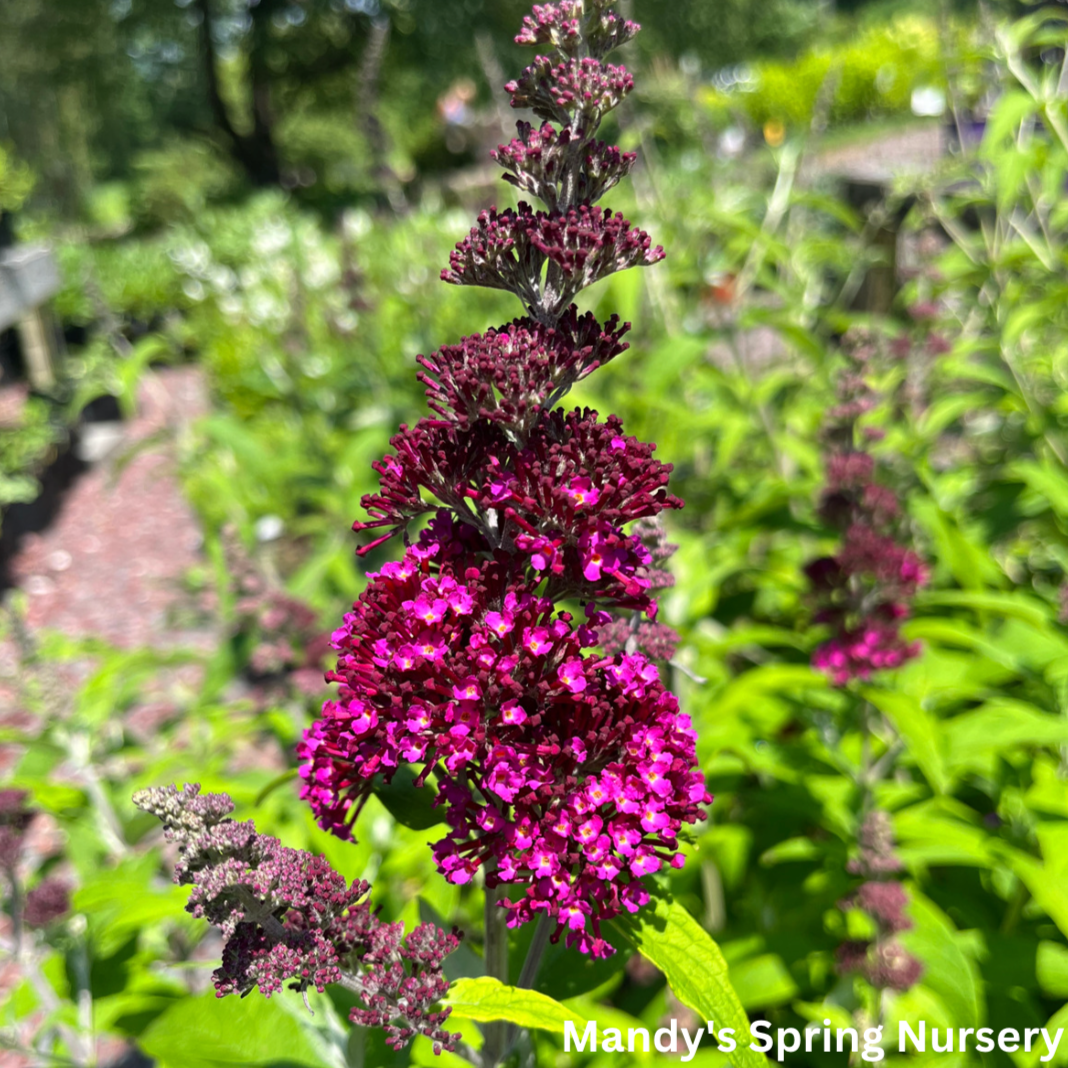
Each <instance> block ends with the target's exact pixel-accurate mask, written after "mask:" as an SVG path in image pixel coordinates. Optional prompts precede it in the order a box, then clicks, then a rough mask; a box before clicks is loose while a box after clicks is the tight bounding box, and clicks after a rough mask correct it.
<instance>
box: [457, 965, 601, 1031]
mask: <svg viewBox="0 0 1068 1068" xmlns="http://www.w3.org/2000/svg"><path fill="white" fill-rule="evenodd" d="M444 1004H445V1005H447V1006H449V1007H451V1008H452V1015H453V1016H455V1017H457V1018H459V1019H463V1020H474V1021H475V1022H476V1023H491V1022H492V1021H494V1020H507V1021H508V1022H509V1023H513V1024H515V1025H516V1026H518V1027H536V1028H539V1029H540V1030H542V1031H552V1032H554V1033H555V1034H558V1035H562V1034H563V1033H564V1024H565V1023H566V1022H568V1021H570V1022H571V1023H573V1024H574V1025H575V1026H576V1027H577V1028H579V1031H580V1033H581V1031H582V1029H583V1028H585V1026H586V1021H585V1020H584V1019H583V1018H582V1017H581V1016H579V1014H578V1013H577V1012H574V1011H573V1010H572V1009H569V1008H567V1006H566V1005H561V1004H560V1002H559V1001H554V1000H553V999H552V998H551V997H548V996H547V995H546V994H539V993H538V992H537V991H536V990H520V989H519V987H515V986H505V984H504V983H502V982H501V981H500V980H499V979H494V978H492V977H491V976H488V975H483V976H481V977H480V978H478V979H457V980H456V982H455V983H453V984H452V986H451V987H449V996H448V997H447V998H446V999H445V1001H444Z"/></svg>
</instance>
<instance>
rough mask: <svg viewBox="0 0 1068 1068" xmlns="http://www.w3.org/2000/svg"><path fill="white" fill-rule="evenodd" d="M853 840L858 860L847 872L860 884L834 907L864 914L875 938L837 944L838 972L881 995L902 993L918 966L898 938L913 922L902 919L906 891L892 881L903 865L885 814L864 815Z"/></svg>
mask: <svg viewBox="0 0 1068 1068" xmlns="http://www.w3.org/2000/svg"><path fill="white" fill-rule="evenodd" d="M858 838H859V847H860V848H859V850H858V853H857V856H856V857H854V858H853V859H852V860H850V861H849V864H848V865H847V867H848V870H849V872H850V873H851V874H852V875H860V876H862V877H863V878H864V880H865V881H864V882H863V883H861V884H860V886H859V887H857V889H856V890H855V891H854V892H853V893H852V894H850V895H849V896H848V897H847V898H844V899H843V900H842V901H840V902H839V907H840V908H842V909H843V910H848V909H859V910H860V911H861V912H864V913H866V914H867V916H868V917H869V918H870V919H871V921H872V926H873V928H874V935H873V937H872V938H866V939H850V940H849V941H846V942H843V943H841V945H839V946H838V949H837V953H836V957H837V961H836V963H837V966H838V970H839V972H842V973H849V972H855V973H857V974H859V975H861V976H863V977H864V978H865V979H866V980H867V981H868V982H869V983H871V985H872V986H874V987H876V988H878V989H880V990H883V989H889V990H896V991H899V992H901V991H905V990H908V989H910V988H911V987H913V986H915V985H916V983H917V982H919V980H920V977H921V976H922V975H923V965H922V964H921V963H920V961H919V960H918V959H917V958H916V957H914V956H913V955H912V954H911V953H909V951H908V950H907V949H905V947H904V946H902V944H901V942H900V941H899V939H898V937H897V936H898V935H899V934H900V933H901V932H902V931H908V930H910V929H911V927H912V920H911V919H909V917H908V916H907V915H905V909H906V908H907V907H908V904H909V894H908V891H907V890H906V889H905V887H904V886H902V885H901V883H900V882H898V881H897V880H896V879H895V878H894V876H895V875H896V874H897V873H898V872H900V871H901V868H902V864H901V860H900V859H899V858H898V856H897V854H896V853H895V851H894V837H893V830H892V827H891V822H890V814H889V813H887V812H884V811H882V810H881V809H875V810H873V811H872V812H869V813H868V815H867V816H866V817H865V818H864V821H863V822H862V824H861V827H860V833H859V835H858Z"/></svg>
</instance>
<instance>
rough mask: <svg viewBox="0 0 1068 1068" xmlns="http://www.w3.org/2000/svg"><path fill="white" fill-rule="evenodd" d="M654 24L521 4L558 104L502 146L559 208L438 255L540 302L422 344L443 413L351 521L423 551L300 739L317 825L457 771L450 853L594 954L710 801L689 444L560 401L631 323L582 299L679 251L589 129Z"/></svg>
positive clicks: (381, 586)
mask: <svg viewBox="0 0 1068 1068" xmlns="http://www.w3.org/2000/svg"><path fill="white" fill-rule="evenodd" d="M637 29H638V28H637V26H636V25H635V24H633V23H630V22H627V21H626V20H624V19H621V18H620V17H619V16H618V15H617V14H616V12H615V11H614V10H613V5H612V4H611V3H609V2H607V0H586V2H585V3H577V2H563V3H553V4H542V5H538V6H536V7H535V8H534V10H533V13H532V14H531V15H530V16H529V17H528V18H527V19H526V20H525V21H524V24H523V27H522V30H521V32H520V35H519V38H518V40H519V42H520V43H522V44H528V45H531V46H533V47H537V48H539V49H543V50H544V51H545V52H551V53H553V54H551V55H539V56H537V57H536V58H535V60H534V61H533V63H532V64H531V65H530V66H529V67H528V68H527V69H526V70H525V71H524V72H523V73H522V74H521V75H520V76H519V77H518V78H517V79H516V80H515V81H514V82H512V83H510V84H509V85H508V87H507V90H508V92H509V93H510V94H511V96H512V103H513V104H514V105H515V106H517V107H530V108H532V109H533V110H534V112H535V114H537V115H538V116H539V117H540V118H541V119H543V120H544V121H543V123H542V125H541V126H540V127H535V126H533V125H531V124H530V123H528V122H520V123H519V124H518V128H517V137H516V138H515V139H514V140H512V141H511V142H510V143H509V144H508V145H502V146H500V147H499V148H498V149H497V151H496V153H495V154H494V158H495V159H496V160H497V162H498V163H499V164H500V165H501V167H502V169H503V170H504V171H505V175H506V177H507V179H508V180H509V181H510V182H511V183H512V184H513V185H515V186H516V187H517V188H518V189H520V190H521V191H522V192H524V193H526V194H529V195H531V196H534V197H536V198H538V199H540V200H541V201H542V202H543V204H544V210H535V208H534V207H532V206H531V205H530V204H529V203H527V202H525V201H521V202H520V203H519V204H518V205H517V207H515V208H506V209H503V210H497V209H496V208H493V209H490V210H488V211H485V212H483V213H482V214H481V215H480V216H479V218H478V220H477V223H476V225H475V227H474V228H473V229H472V230H471V232H470V233H469V235H468V236H467V237H466V238H464V239H463V240H462V241H461V242H460V243H459V244H458V245H457V247H456V250H455V251H454V252H453V254H452V256H451V257H450V263H449V266H448V267H447V268H446V269H445V271H444V272H443V274H442V277H443V279H444V280H445V281H446V282H450V283H453V284H457V285H479V286H484V287H488V288H492V289H501V290H505V291H508V292H511V293H513V294H515V295H516V296H517V297H518V298H519V300H520V301H521V302H522V304H523V305H524V306H525V308H526V315H525V317H523V318H520V319H516V320H515V321H513V322H512V323H510V324H506V325H505V326H502V327H500V328H498V329H495V330H488V331H486V332H485V333H483V334H474V335H472V336H470V337H467V338H463V339H462V340H461V341H460V342H459V343H458V344H455V345H444V346H442V347H441V348H440V349H438V351H437V352H435V353H433V354H432V355H430V356H421V357H420V358H419V363H420V366H421V368H422V370H421V372H420V374H419V378H420V381H421V382H422V383H423V385H424V386H425V388H426V395H427V400H428V403H429V406H430V409H431V412H432V415H431V416H429V417H426V418H423V419H420V420H419V421H418V422H416V423H415V424H414V425H412V426H402V427H401V428H400V431H399V433H398V434H396V435H395V436H394V437H393V439H392V441H391V443H390V444H391V447H392V451H391V453H390V454H389V455H388V456H386V457H384V458H383V459H382V460H381V461H379V462H378V463H377V464H376V465H375V470H376V471H377V472H378V474H379V476H380V479H379V489H378V492H377V493H374V494H370V495H368V496H367V497H365V498H364V500H363V502H362V504H363V507H364V510H365V512H366V513H367V518H365V519H363V520H361V521H359V522H357V523H356V524H354V527H355V529H356V530H357V531H375V532H377V533H376V535H375V537H374V538H373V540H372V541H371V542H370V543H369V544H366V545H364V546H363V547H362V549H360V550H358V552H360V553H361V554H366V553H369V552H372V551H374V550H375V549H376V548H377V547H379V546H381V545H382V544H383V543H384V542H385V541H387V540H388V539H390V538H392V537H394V536H397V535H403V538H404V552H403V556H402V558H401V559H400V560H395V561H391V562H389V563H386V564H384V565H383V566H382V567H381V569H380V570H379V571H377V572H375V573H372V574H370V575H368V586H367V588H366V589H365V591H364V592H363V594H361V596H360V598H359V600H358V601H357V602H356V604H355V605H354V606H353V609H352V611H351V612H350V613H349V614H348V615H346V617H345V620H344V622H343V624H342V626H341V627H339V628H338V630H337V631H335V633H334V635H333V639H332V641H333V645H334V648H335V649H336V650H337V653H338V660H337V668H336V670H335V671H333V672H331V673H330V675H329V676H328V677H329V679H330V680H331V681H333V682H335V683H337V686H338V690H337V694H336V697H335V698H333V699H332V700H330V701H328V702H327V703H326V704H325V705H324V707H323V711H322V715H321V716H320V718H319V720H318V721H317V722H316V723H315V724H314V725H313V726H312V727H311V728H310V729H309V730H308V731H307V732H306V734H305V736H304V738H303V741H302V742H301V744H300V747H299V756H300V759H301V769H300V774H301V778H302V780H303V786H302V795H303V797H304V798H305V799H306V800H307V801H308V803H309V804H310V805H311V806H312V808H313V810H314V811H315V813H316V815H317V817H318V819H319V822H320V824H321V825H322V826H323V827H325V828H327V829H329V830H330V831H332V832H333V833H335V834H338V835H340V836H341V837H351V836H352V835H353V833H354V830H353V825H354V823H355V820H356V818H357V816H358V814H359V812H360V810H361V808H362V805H363V803H364V801H365V800H366V798H367V797H368V795H369V793H370V791H371V789H372V788H373V785H374V783H375V782H376V781H379V780H382V779H384V780H386V781H387V782H388V781H389V780H390V779H391V778H392V777H393V776H394V775H395V774H396V772H397V770H398V769H399V768H401V767H403V766H405V765H410V766H412V767H413V768H414V769H415V771H416V780H415V781H416V783H417V785H424V784H426V783H428V782H429V781H431V780H432V781H433V784H434V786H435V787H436V789H437V796H436V801H435V804H436V805H437V806H438V807H439V808H440V809H441V810H442V818H443V822H444V823H445V824H446V826H447V827H448V832H447V833H446V834H445V835H444V837H442V838H441V840H440V841H438V842H436V843H435V844H434V847H433V848H434V856H435V859H436V861H437V865H438V868H439V870H440V871H441V872H442V874H444V876H445V877H446V878H447V879H448V880H449V881H450V882H453V883H455V884H458V885H462V884H466V883H470V882H472V881H473V880H474V879H475V877H476V875H477V874H481V875H482V876H484V878H485V881H486V885H487V886H489V887H491V888H500V891H501V892H500V894H499V895H498V901H499V902H500V905H501V907H502V908H505V909H506V910H507V911H508V920H509V922H510V923H511V924H512V925H517V924H522V923H526V922H528V921H530V920H533V919H536V918H540V917H547V918H548V919H549V920H550V921H551V923H552V924H553V927H552V929H551V937H552V938H554V939H560V938H566V940H567V941H568V943H569V944H571V945H574V946H577V948H579V949H580V950H582V951H583V952H587V953H591V954H593V955H594V956H606V955H608V954H610V953H612V952H613V949H612V947H611V945H609V943H608V941H607V939H606V938H605V935H604V931H603V925H604V923H605V922H606V921H607V920H610V919H611V918H612V917H613V916H616V915H619V914H620V913H621V912H622V911H632V912H633V911H636V910H637V909H639V908H641V907H642V905H644V904H645V902H646V901H647V900H648V891H647V890H646V889H645V887H644V885H643V879H644V878H645V877H646V876H648V875H650V874H652V873H654V872H656V871H658V870H660V869H661V868H663V867H679V866H681V864H682V863H683V853H682V851H681V850H680V848H679V834H680V831H681V829H682V827H683V826H684V825H686V824H692V823H695V822H696V821H698V820H700V819H702V818H703V817H704V808H703V806H705V805H707V804H709V803H710V802H711V800H712V799H711V797H710V796H709V794H708V792H707V790H706V788H705V783H704V778H703V776H702V774H701V773H700V771H699V770H697V757H696V744H695V736H694V731H693V728H692V726H691V725H690V722H689V720H688V718H687V717H686V716H684V715H683V714H682V713H681V712H680V711H679V708H678V702H677V701H676V699H675V697H674V696H673V695H672V694H671V693H670V692H668V690H667V689H666V688H665V687H664V685H663V683H662V681H661V679H660V675H659V671H658V669H657V666H656V664H655V662H654V659H657V658H663V659H667V658H668V657H669V656H670V655H671V653H672V652H673V651H674V647H675V642H676V641H677V635H675V633H674V631H672V630H671V629H670V628H669V627H667V626H666V625H663V624H660V623H658V622H656V614H657V603H656V597H655V595H656V592H657V591H658V590H660V589H664V588H666V587H667V586H668V585H670V576H668V574H667V572H666V571H665V570H664V569H663V567H662V566H661V565H662V564H663V561H664V560H665V559H666V557H667V555H669V552H670V547H668V546H667V544H666V540H665V538H664V536H663V534H662V531H661V528H660V527H659V526H658V525H657V524H656V519H657V517H658V516H659V515H660V514H661V513H662V512H664V511H665V510H667V509H674V508H680V507H681V506H682V501H680V500H679V499H678V498H677V497H675V496H673V495H672V494H671V493H670V491H669V488H668V482H669V478H670V474H671V466H670V465H669V464H665V463H662V462H661V461H660V460H658V459H657V458H656V456H655V449H656V446H655V445H654V444H652V443H645V442H641V441H639V440H637V439H636V438H634V437H632V436H630V435H627V434H626V433H625V432H624V429H623V425H622V423H621V421H620V420H619V419H618V418H617V417H616V416H609V417H608V418H607V419H601V418H600V417H599V415H598V413H597V412H596V411H593V410H590V409H575V410H572V411H567V410H565V409H564V408H563V407H559V406H558V405H559V403H560V401H561V400H562V399H563V398H564V396H565V395H566V394H567V392H568V391H569V390H570V388H571V387H572V386H573V385H574V384H575V383H576V382H579V381H581V380H583V379H584V378H586V377H587V376H588V375H590V374H591V373H592V372H593V371H595V370H596V369H597V368H599V367H603V366H604V365H606V364H607V363H609V362H611V361H612V360H614V359H616V358H617V357H619V356H620V355H621V354H622V353H623V352H624V351H625V350H626V348H627V344H626V342H625V341H624V340H623V338H624V335H625V334H626V333H627V331H628V330H629V327H630V324H629V323H624V324H621V323H620V321H619V319H618V317H616V316H612V317H611V318H610V319H609V320H608V321H607V322H605V323H601V322H599V321H598V320H597V319H596V318H595V317H594V316H593V315H591V314H589V313H587V314H580V313H579V311H578V310H577V308H576V306H575V303H574V301H575V298H576V297H577V295H578V293H579V292H580V291H581V290H582V289H584V288H585V287H587V286H589V285H592V284H593V283H594V282H596V281H599V280H600V279H603V278H605V277H608V276H609V275H611V274H612V273H614V272H616V271H620V270H624V269H627V268H630V267H633V266H647V265H651V264H653V263H655V262H657V261H658V260H659V259H661V258H662V256H663V249H661V248H660V247H654V245H653V243H652V240H651V238H650V237H649V235H648V234H646V233H644V231H642V230H640V229H638V228H637V227H634V226H632V225H631V223H630V222H629V221H628V220H627V219H625V218H623V217H622V216H621V215H619V214H617V213H616V212H614V211H612V210H611V209H608V208H603V207H601V206H600V205H599V204H596V203H595V202H596V201H597V200H598V199H599V198H600V197H601V196H602V195H603V194H604V193H605V192H606V191H607V190H609V189H610V188H612V186H614V185H615V184H616V183H617V182H618V181H619V180H620V179H621V178H622V177H624V176H625V175H626V174H627V173H628V172H629V171H630V169H631V168H632V167H633V166H634V163H635V156H634V155H633V154H632V153H625V152H622V151H621V150H619V149H618V148H615V147H612V146H609V145H606V144H604V143H603V142H600V141H597V140H595V134H596V132H597V129H598V126H599V124H600V122H601V119H602V118H603V116H604V115H605V114H606V113H607V112H608V111H609V110H611V109H612V108H614V107H616V106H617V105H618V104H619V103H620V102H621V101H622V100H623V99H624V98H625V97H626V95H627V94H628V93H629V92H630V90H631V88H632V86H633V79H632V78H631V76H630V74H629V73H628V72H627V71H626V70H625V69H624V68H623V67H621V66H618V65H614V64H611V63H608V62H607V61H606V59H605V57H606V56H607V55H608V53H609V52H610V51H612V49H614V48H616V47H618V46H619V45H621V44H623V43H625V42H626V41H627V40H629V39H630V38H631V37H633V35H634V34H635V33H636V32H637ZM424 516H428V517H430V518H429V522H428V524H427V525H426V526H425V528H424V529H423V530H422V532H421V533H420V534H419V536H418V537H417V538H415V539H414V540H413V539H412V538H410V537H409V535H408V526H409V524H410V523H411V522H412V521H413V520H415V519H417V518H418V517H424ZM564 601H568V602H571V603H572V608H571V609H567V608H564V607H563V606H562V602H564ZM574 602H577V603H578V604H580V605H582V606H583V607H582V615H581V616H579V617H578V618H576V617H575V615H574V614H573V603H574ZM621 613H627V614H630V619H629V621H627V622H624V623H623V624H622V625H623V626H625V627H628V628H635V629H634V634H635V635H636V637H635V639H634V640H630V638H631V635H630V634H629V633H628V636H627V637H626V638H624V639H623V640H622V641H619V640H618V639H619V637H620V635H618V634H616V633H615V632H616V631H617V630H618V629H619V627H620V625H621Z"/></svg>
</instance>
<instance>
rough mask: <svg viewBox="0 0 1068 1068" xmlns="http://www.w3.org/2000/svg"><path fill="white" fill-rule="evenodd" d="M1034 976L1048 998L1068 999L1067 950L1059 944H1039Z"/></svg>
mask: <svg viewBox="0 0 1068 1068" xmlns="http://www.w3.org/2000/svg"><path fill="white" fill-rule="evenodd" d="M1035 976H1036V977H1037V979H1038V985H1039V986H1040V987H1042V992H1043V993H1044V994H1045V995H1046V997H1049V998H1068V949H1066V948H1065V947H1064V946H1062V945H1061V944H1060V943H1059V942H1039V943H1038V956H1037V957H1036V959H1035Z"/></svg>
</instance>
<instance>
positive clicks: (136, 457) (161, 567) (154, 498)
mask: <svg viewBox="0 0 1068 1068" xmlns="http://www.w3.org/2000/svg"><path fill="white" fill-rule="evenodd" d="M207 407H208V401H207V393H206V390H205V386H204V379H203V375H202V373H201V372H200V370H199V368H196V367H177V368H166V369H163V370H160V371H156V372H154V373H152V374H151V375H150V376H148V378H147V379H146V380H145V382H144V383H143V384H142V388H141V393H140V402H139V406H138V408H139V410H138V413H137V415H136V416H135V417H134V418H133V419H131V420H129V421H128V422H127V423H126V424H124V425H123V427H122V438H121V440H120V441H119V443H118V444H117V446H116V448H114V449H113V450H112V452H111V453H110V454H109V456H108V457H107V458H105V459H104V460H102V461H100V462H99V463H96V464H95V465H94V466H93V467H92V468H91V469H90V470H89V471H88V472H86V473H85V474H84V475H82V476H81V477H80V478H78V480H77V481H76V482H75V483H74V485H73V486H71V488H70V489H69V490H68V491H67V494H66V496H65V498H64V500H63V502H62V504H61V506H60V511H59V514H58V515H57V516H56V519H55V521H54V522H53V523H52V524H51V525H50V526H49V528H48V529H47V530H45V531H43V532H42V533H40V534H31V535H27V536H26V537H25V538H24V539H23V541H22V543H21V545H20V546H19V551H18V553H17V554H16V555H15V557H14V559H13V560H12V562H11V567H10V574H11V576H12V579H13V580H14V582H15V584H16V585H17V586H18V587H19V588H20V589H22V590H23V591H25V593H26V594H27V623H28V625H29V627H30V629H31V630H38V629H40V628H49V629H54V630H58V631H61V632H62V633H64V634H67V635H70V636H72V637H83V636H88V635H93V636H96V637H100V638H103V639H105V640H106V641H108V642H111V643H113V644H114V645H118V646H120V647H123V648H134V647H137V646H142V645H152V646H156V647H166V646H174V645H186V644H189V642H190V641H191V640H192V641H193V642H194V643H197V642H198V640H199V641H203V640H204V639H205V637H206V635H204V634H203V633H199V632H194V633H185V632H183V631H181V630H179V629H176V628H175V626H174V622H175V620H176V619H178V618H180V617H181V616H183V615H184V616H186V617H187V616H188V615H189V610H190V609H191V608H192V607H194V606H192V605H191V599H190V597H189V595H188V594H187V593H186V592H185V591H184V590H183V588H182V579H183V576H184V575H185V574H186V572H187V571H188V570H189V569H190V568H191V567H193V566H194V565H196V564H198V563H201V562H202V559H203V558H202V555H201V552H200V547H201V542H202V536H201V532H200V526H199V524H198V522H197V519H196V516H195V515H194V513H193V509H192V507H191V506H190V505H189V503H188V502H187V501H186V500H185V498H184V497H183V495H182V491H181V487H180V485H179V482H178V479H177V477H176V472H175V461H174V449H175V445H174V434H175V433H176V432H180V431H181V429H182V427H183V426H184V425H186V424H188V422H189V421H190V420H192V419H195V418H197V417H198V416H200V415H203V414H204V413H205V412H206V411H207ZM150 439H151V440H150ZM130 457H132V458H130Z"/></svg>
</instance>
